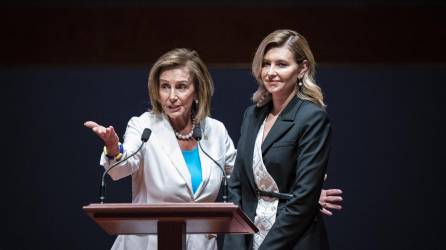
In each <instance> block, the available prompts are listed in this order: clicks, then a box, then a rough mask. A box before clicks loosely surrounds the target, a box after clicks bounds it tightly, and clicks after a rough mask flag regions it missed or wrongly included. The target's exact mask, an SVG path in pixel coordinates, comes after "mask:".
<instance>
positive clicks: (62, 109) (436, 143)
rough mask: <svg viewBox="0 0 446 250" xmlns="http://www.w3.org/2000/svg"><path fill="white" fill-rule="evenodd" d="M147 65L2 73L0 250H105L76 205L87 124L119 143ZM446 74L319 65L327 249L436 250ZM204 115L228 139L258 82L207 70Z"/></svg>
mask: <svg viewBox="0 0 446 250" xmlns="http://www.w3.org/2000/svg"><path fill="white" fill-rule="evenodd" d="M148 69H149V66H146V65H144V66H123V67H117V66H113V67H111V66H109V67H106V66H66V65H65V66H63V67H62V66H61V67H57V66H51V67H45V66H39V67H37V66H36V67H31V66H30V67H10V68H6V67H3V68H0V82H1V83H2V86H3V91H2V98H1V100H2V103H1V104H2V107H3V108H2V132H3V140H2V152H3V153H4V154H3V157H2V158H3V159H2V160H3V163H2V167H1V168H2V181H1V185H2V188H1V190H2V197H1V199H2V204H3V205H2V206H1V212H2V213H1V214H2V215H3V223H2V225H3V226H2V231H3V233H2V240H1V241H0V249H107V248H109V247H110V246H111V244H112V243H113V240H114V237H112V236H108V235H107V234H106V233H105V232H103V231H102V230H101V229H100V228H99V227H98V226H97V225H96V224H95V223H94V222H93V221H92V220H91V219H90V218H89V217H88V216H87V215H86V214H85V213H84V212H83V211H82V206H84V205H87V204H89V203H94V202H97V201H98V186H99V181H100V175H101V174H102V171H103V170H102V168H101V167H100V166H99V165H98V162H99V155H100V153H101V150H102V144H101V141H100V140H99V139H98V138H97V137H95V135H94V134H93V133H92V132H91V131H89V130H88V129H86V128H84V127H83V122H84V121H86V120H95V121H97V122H100V123H102V124H104V125H110V124H111V125H113V126H115V128H116V129H117V131H118V133H119V134H120V135H121V136H122V134H123V133H124V129H125V126H126V123H127V121H128V120H129V119H130V117H131V116H134V115H139V114H141V113H142V112H144V111H145V110H146V109H147V108H148V98H147V84H146V82H147V79H146V78H147V72H148ZM445 69H446V67H444V66H441V65H440V66H438V65H436V66H431V65H399V66H395V65H355V66H353V65H337V66H335V65H322V66H320V67H319V68H318V70H319V71H318V75H317V81H318V82H319V84H320V85H321V87H322V89H323V91H324V94H325V98H326V103H327V104H328V113H329V115H330V117H331V119H332V122H333V143H332V152H331V157H330V164H329V168H328V180H327V182H326V185H325V186H326V187H339V188H342V189H343V190H344V202H343V206H344V210H343V211H342V212H340V213H336V215H335V216H333V217H330V218H326V224H327V226H328V233H329V238H330V243H331V247H332V249H351V250H356V249H370V250H375V249H420V250H421V249H443V247H442V232H443V231H444V230H443V227H444V226H443V225H444V222H445V219H444V216H443V215H442V212H443V208H444V204H445V202H444V197H445V185H444V181H443V178H444V176H445V172H446V171H445V164H444V158H445V154H444V152H443V151H444V146H443V142H444V140H445V132H444V127H445V126H444V114H445V112H444V108H445V105H444V100H445V97H446V94H445V87H444V86H445V82H446V70H445ZM211 73H212V75H213V77H214V81H215V95H214V98H213V102H212V116H213V117H214V118H216V119H219V120H221V121H223V122H224V124H225V125H226V127H227V129H228V131H229V133H230V135H231V137H232V138H233V140H234V143H236V142H237V140H238V137H239V126H240V123H241V116H242V112H243V110H244V108H246V107H247V106H248V105H250V100H249V99H250V96H251V94H252V92H253V91H254V90H255V88H256V83H255V81H254V80H253V78H252V77H251V75H250V72H249V70H248V69H247V68H212V67H211ZM108 183H109V185H108V199H109V201H110V202H129V201H131V190H130V180H129V178H126V179H124V180H122V181H118V182H112V181H111V180H108Z"/></svg>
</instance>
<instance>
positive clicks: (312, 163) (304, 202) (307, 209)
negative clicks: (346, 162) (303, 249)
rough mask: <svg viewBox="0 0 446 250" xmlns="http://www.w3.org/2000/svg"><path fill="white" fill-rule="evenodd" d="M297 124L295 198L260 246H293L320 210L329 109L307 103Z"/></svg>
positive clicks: (328, 138)
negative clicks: (319, 202)
mask: <svg viewBox="0 0 446 250" xmlns="http://www.w3.org/2000/svg"><path fill="white" fill-rule="evenodd" d="M296 124H297V125H298V126H300V128H299V131H301V132H300V133H299V136H298V138H297V140H298V147H297V152H296V153H297V163H296V164H297V166H296V173H295V176H296V177H295V181H294V183H293V187H292V193H293V195H294V198H292V199H290V200H289V201H288V202H287V203H286V204H285V205H284V206H282V207H280V209H279V211H278V213H277V218H276V221H275V223H274V225H273V226H272V228H271V230H270V231H269V233H268V234H267V236H266V238H265V240H264V241H263V243H262V245H261V246H260V249H292V248H293V246H295V245H296V244H297V242H299V241H300V239H301V238H302V236H303V234H304V233H305V231H306V230H307V229H308V228H309V227H310V226H311V223H312V222H313V220H314V218H315V216H317V213H318V212H319V209H318V199H319V195H320V191H321V188H322V182H323V176H324V174H325V172H326V167H327V162H328V155H329V140H330V133H331V128H330V121H329V119H328V117H327V114H326V112H325V111H323V110H321V109H319V108H316V107H315V106H314V105H305V107H302V108H301V109H300V110H299V112H298V114H297V118H296ZM284 161H286V159H284ZM276 182H280V180H276Z"/></svg>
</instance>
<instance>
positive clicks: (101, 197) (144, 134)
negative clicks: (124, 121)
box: [99, 128, 152, 204]
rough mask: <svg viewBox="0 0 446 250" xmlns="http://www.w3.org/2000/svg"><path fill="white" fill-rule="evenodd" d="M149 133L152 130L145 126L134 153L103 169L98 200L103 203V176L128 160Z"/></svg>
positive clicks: (146, 139)
mask: <svg viewBox="0 0 446 250" xmlns="http://www.w3.org/2000/svg"><path fill="white" fill-rule="evenodd" d="M151 134H152V130H150V129H149V128H145V129H144V131H143V132H142V135H141V141H142V143H141V145H139V148H138V149H137V150H136V151H135V152H134V153H132V154H131V155H129V156H127V157H125V158H124V159H122V160H120V161H118V162H116V163H115V164H113V165H111V167H110V168H108V169H107V170H106V171H104V173H103V174H102V180H101V187H100V190H99V200H100V202H101V204H102V203H104V200H105V176H106V175H107V173H108V172H110V170H112V169H113V168H114V167H116V166H118V165H119V164H120V163H122V162H124V161H126V160H128V159H129V158H130V157H132V156H134V155H135V154H136V153H138V152H139V151H140V150H141V148H142V146H143V145H144V143H146V142H147V141H148V140H149V138H150V135H151Z"/></svg>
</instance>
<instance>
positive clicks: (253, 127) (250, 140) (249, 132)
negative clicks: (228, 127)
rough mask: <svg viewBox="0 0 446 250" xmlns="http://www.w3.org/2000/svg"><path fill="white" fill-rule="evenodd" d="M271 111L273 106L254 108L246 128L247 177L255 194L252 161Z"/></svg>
mask: <svg viewBox="0 0 446 250" xmlns="http://www.w3.org/2000/svg"><path fill="white" fill-rule="evenodd" d="M270 110H271V105H265V106H263V107H260V108H257V107H256V108H254V111H253V116H252V119H249V122H248V124H247V126H246V127H245V130H244V131H245V132H246V141H245V144H244V147H245V152H244V153H245V154H246V156H247V157H246V158H245V159H246V161H247V162H246V163H245V164H244V165H245V166H246V169H245V170H246V175H247V176H248V180H249V183H250V186H251V188H252V189H253V191H254V192H255V190H256V189H257V188H256V184H255V181H254V173H253V170H252V164H253V163H252V161H253V155H254V144H255V141H256V137H257V133H258V132H259V129H260V126H261V125H262V123H263V121H264V120H265V117H266V115H267V114H268V113H269V111H270Z"/></svg>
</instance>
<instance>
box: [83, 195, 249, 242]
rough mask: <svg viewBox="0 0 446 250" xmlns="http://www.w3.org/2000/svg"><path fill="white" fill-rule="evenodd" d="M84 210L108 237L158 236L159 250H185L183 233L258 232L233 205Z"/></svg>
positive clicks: (111, 205) (113, 205) (95, 206)
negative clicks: (121, 235)
mask: <svg viewBox="0 0 446 250" xmlns="http://www.w3.org/2000/svg"><path fill="white" fill-rule="evenodd" d="M83 209H84V211H85V212H86V213H87V214H88V215H89V216H90V217H91V218H92V219H93V220H94V221H95V222H96V223H97V224H98V225H99V226H100V227H101V228H102V229H104V231H106V232H107V233H108V234H110V235H117V234H158V249H162V250H165V249H169V250H170V249H186V233H188V234H207V233H232V234H252V233H256V232H257V231H258V229H257V228H256V227H255V225H254V224H253V223H252V222H251V220H250V219H249V218H248V217H247V216H246V215H245V214H244V213H243V212H242V210H241V209H240V208H239V207H238V206H236V205H234V204H233V203H153V204H133V203H107V204H90V205H88V206H84V207H83Z"/></svg>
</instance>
